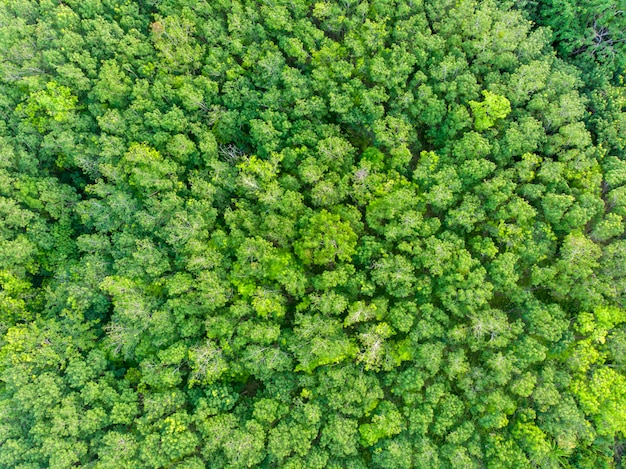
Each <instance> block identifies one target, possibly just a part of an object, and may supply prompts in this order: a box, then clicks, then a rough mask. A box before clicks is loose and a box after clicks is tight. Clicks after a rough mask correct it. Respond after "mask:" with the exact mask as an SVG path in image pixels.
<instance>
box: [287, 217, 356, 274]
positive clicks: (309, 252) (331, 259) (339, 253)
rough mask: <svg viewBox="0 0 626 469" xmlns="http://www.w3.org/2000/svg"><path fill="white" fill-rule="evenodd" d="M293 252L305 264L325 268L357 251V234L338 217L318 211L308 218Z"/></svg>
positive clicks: (348, 224)
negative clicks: (324, 266)
mask: <svg viewBox="0 0 626 469" xmlns="http://www.w3.org/2000/svg"><path fill="white" fill-rule="evenodd" d="M305 223H306V224H305V226H304V228H303V229H302V230H301V232H300V233H301V238H300V239H299V240H298V241H296V242H295V243H294V250H295V252H296V254H297V255H298V257H299V258H300V259H301V260H302V262H303V263H304V264H313V265H327V264H331V263H335V262H337V261H349V260H350V259H351V257H352V255H353V254H354V253H355V252H356V241H357V235H356V234H355V233H354V231H353V229H352V226H351V225H350V223H348V222H347V221H343V220H342V219H341V217H340V216H339V215H334V214H332V213H329V212H327V211H326V210H323V209H322V210H321V211H319V212H316V213H314V214H313V215H311V216H310V217H309V218H308V219H307V221H306V222H305Z"/></svg>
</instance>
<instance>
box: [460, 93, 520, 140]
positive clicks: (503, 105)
mask: <svg viewBox="0 0 626 469" xmlns="http://www.w3.org/2000/svg"><path fill="white" fill-rule="evenodd" d="M482 94H483V97H484V98H485V99H484V101H481V102H477V101H470V102H469V105H470V107H471V108H472V114H474V127H475V128H476V130H478V131H479V132H480V131H483V130H487V129H489V128H490V127H493V126H494V125H495V123H496V120H498V119H504V118H505V117H506V116H508V115H509V113H510V112H511V103H510V102H509V100H508V99H506V98H505V97H504V96H498V95H497V94H494V93H492V92H491V91H488V90H483V92H482Z"/></svg>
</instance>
